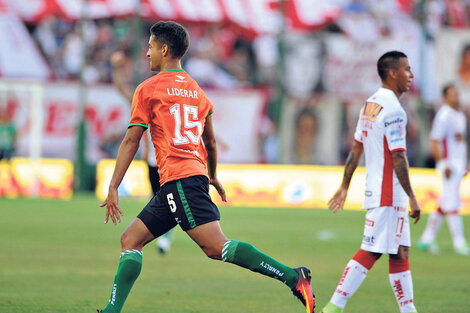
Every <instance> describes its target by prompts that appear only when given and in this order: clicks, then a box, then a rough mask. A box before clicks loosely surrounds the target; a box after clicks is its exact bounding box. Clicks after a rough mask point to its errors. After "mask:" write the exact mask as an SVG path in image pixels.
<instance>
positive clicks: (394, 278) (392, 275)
mask: <svg viewBox="0 0 470 313" xmlns="http://www.w3.org/2000/svg"><path fill="white" fill-rule="evenodd" d="M408 254H409V247H405V246H400V247H399V249H398V253H397V254H390V259H389V279H390V285H391V286H392V289H393V292H394V294H395V298H396V299H397V302H398V306H399V307H400V312H401V313H405V312H417V311H416V308H415V305H414V298H413V281H412V278H411V272H410V263H409V261H408Z"/></svg>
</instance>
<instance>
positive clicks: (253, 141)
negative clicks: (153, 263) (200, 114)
mask: <svg viewBox="0 0 470 313" xmlns="http://www.w3.org/2000/svg"><path fill="white" fill-rule="evenodd" d="M0 83H1V81H0ZM5 88H6V90H7V91H8V92H6V93H5V94H4V96H6V97H7V99H6V103H8V114H9V116H10V117H11V120H12V121H13V124H14V125H15V127H16V130H17V134H18V135H17V141H16V151H15V154H16V155H17V156H21V157H27V156H29V146H30V134H31V125H30V118H29V115H30V109H29V102H30V101H31V96H32V95H31V94H30V93H27V92H23V91H21V90H9V89H8V84H7V83H5ZM206 94H207V96H208V97H209V99H210V100H211V102H212V103H213V104H214V114H213V115H212V116H213V117H212V119H213V122H214V127H215V128H216V129H217V133H218V134H220V135H218V138H217V140H218V144H219V160H221V161H222V162H226V163H257V162H259V160H260V154H261V152H260V150H259V149H258V147H259V128H260V121H261V120H262V117H263V114H264V113H263V112H264V109H265V106H266V102H267V99H268V95H267V93H266V91H264V90H262V89H237V90H224V91H222V90H211V89H208V90H206ZM43 95H44V98H43V101H42V108H43V110H42V111H43V114H42V115H43V122H42V125H43V131H42V132H43V134H42V145H41V150H42V157H45V158H65V159H69V160H75V158H76V155H77V153H76V151H77V148H76V144H77V137H76V136H77V129H78V124H77V123H78V120H79V111H78V110H79V105H78V101H79V98H80V89H79V86H78V84H76V83H47V84H44V85H43ZM84 115H85V125H86V130H87V131H86V133H87V137H86V159H87V161H88V163H90V164H96V163H97V162H98V161H99V160H101V159H107V158H114V157H116V155H117V150H118V148H119V145H120V143H121V141H122V138H123V137H124V134H125V132H126V130H127V125H128V123H129V118H130V104H129V102H128V100H127V99H125V98H124V97H122V96H121V95H120V94H119V92H118V91H117V90H116V88H114V87H113V86H111V85H96V86H89V87H87V89H86V92H85V111H84ZM234 143H236V144H234Z"/></svg>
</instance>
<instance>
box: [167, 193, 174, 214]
mask: <svg viewBox="0 0 470 313" xmlns="http://www.w3.org/2000/svg"><path fill="white" fill-rule="evenodd" d="M166 199H167V200H168V205H169V206H170V211H171V212H172V213H175V212H176V203H175V200H174V198H173V193H169V194H167V195H166Z"/></svg>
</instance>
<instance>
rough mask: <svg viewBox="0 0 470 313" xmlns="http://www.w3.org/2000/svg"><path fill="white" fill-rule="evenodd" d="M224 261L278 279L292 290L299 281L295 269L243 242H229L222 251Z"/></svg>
mask: <svg viewBox="0 0 470 313" xmlns="http://www.w3.org/2000/svg"><path fill="white" fill-rule="evenodd" d="M222 261H224V262H229V263H233V264H236V265H238V266H241V267H244V268H247V269H249V270H251V271H253V272H257V273H260V274H262V275H266V276H269V277H272V278H276V279H278V280H280V281H282V282H283V283H284V284H286V285H287V286H289V287H290V288H294V287H295V286H296V285H297V281H298V280H299V274H298V273H297V272H296V271H295V270H294V269H293V268H291V267H289V266H285V265H284V264H282V263H279V262H278V261H276V260H274V259H273V258H272V257H270V256H269V255H266V254H264V253H263V252H261V251H259V250H258V249H256V248H255V247H253V246H252V245H251V244H249V243H246V242H242V241H235V240H229V241H227V242H226V243H225V244H224V247H223V249H222Z"/></svg>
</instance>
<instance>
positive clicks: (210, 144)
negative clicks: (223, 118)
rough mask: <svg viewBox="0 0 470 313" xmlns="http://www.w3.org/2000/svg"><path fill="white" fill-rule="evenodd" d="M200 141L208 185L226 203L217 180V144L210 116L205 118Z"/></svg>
mask: <svg viewBox="0 0 470 313" xmlns="http://www.w3.org/2000/svg"><path fill="white" fill-rule="evenodd" d="M202 140H203V141H204V146H205V148H206V151H207V172H208V174H209V183H210V184H211V185H212V186H214V187H215V189H216V190H217V192H218V193H219V195H220V197H221V198H222V201H224V202H227V196H226V195H225V189H224V187H223V186H222V184H221V183H220V181H219V180H218V179H217V143H216V140H215V134H214V127H213V126H212V115H210V116H208V117H207V118H206V123H205V125H204V131H203V133H202Z"/></svg>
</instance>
